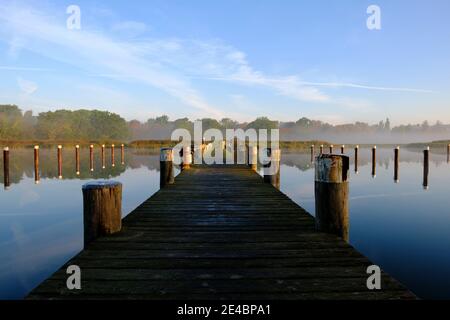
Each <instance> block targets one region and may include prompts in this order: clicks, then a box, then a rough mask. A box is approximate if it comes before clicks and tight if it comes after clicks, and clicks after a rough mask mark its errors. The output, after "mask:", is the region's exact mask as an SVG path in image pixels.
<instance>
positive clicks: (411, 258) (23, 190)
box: [0, 148, 450, 299]
mask: <svg viewBox="0 0 450 320" xmlns="http://www.w3.org/2000/svg"><path fill="white" fill-rule="evenodd" d="M393 154H394V153H393V150H391V149H378V151H377V165H376V177H373V176H372V164H371V151H370V150H369V149H360V153H359V164H358V174H355V172H354V170H353V168H354V163H353V161H352V163H351V168H352V170H351V175H350V238H349V241H350V243H351V244H352V245H353V246H354V247H355V248H356V249H358V250H359V251H360V252H361V253H363V254H364V255H365V256H367V257H368V258H369V259H370V260H372V261H373V262H374V263H375V264H378V265H379V266H380V267H381V268H382V269H384V270H385V271H386V272H388V273H390V274H391V275H392V276H393V277H395V278H396V279H398V280H399V281H400V282H402V283H404V284H405V285H406V286H407V287H408V288H410V289H411V290H412V291H413V292H415V293H416V294H417V295H418V296H419V297H421V298H430V299H431V298H447V299H450V192H449V191H450V190H449V187H448V183H449V182H450V164H448V162H447V156H446V155H444V154H435V153H432V154H431V163H430V173H429V177H428V185H429V188H428V189H425V188H424V186H423V154H422V153H421V152H414V151H407V150H401V151H400V173H399V174H400V176H399V182H398V183H395V182H394V178H393V171H394V163H393V160H394V159H393ZM80 155H81V159H80V174H79V175H77V174H76V163H75V157H74V152H73V150H72V149H69V148H65V149H63V166H62V178H61V179H60V178H59V177H58V176H59V173H58V162H57V158H56V150H55V149H41V150H40V158H41V159H40V181H39V183H38V184H36V183H35V177H34V165H33V150H32V149H13V150H11V153H10V186H9V188H8V189H7V190H6V189H4V188H3V186H4V185H3V170H1V173H0V183H1V184H2V188H1V190H0V204H1V205H0V299H20V298H23V297H24V296H26V294H27V293H28V292H29V291H30V290H31V289H33V288H34V287H35V286H37V285H38V284H39V283H41V282H42V281H43V280H45V279H46V278H47V277H48V276H50V275H51V274H52V273H53V272H54V271H56V270H57V269H58V268H59V267H60V266H61V265H63V264H64V263H65V262H67V260H69V259H70V258H71V257H73V256H74V255H76V254H77V253H78V252H79V251H80V250H81V249H82V247H83V221H82V193H81V186H82V185H83V184H84V183H86V182H88V181H91V180H95V179H112V180H116V181H120V182H122V183H123V215H124V216H125V215H126V214H128V213H129V212H130V211H131V210H133V209H134V208H135V207H136V206H138V205H139V204H140V203H141V202H143V201H144V200H145V199H147V198H148V197H149V196H151V195H152V194H153V193H154V192H156V191H157V190H158V189H159V171H158V170H159V153H151V152H144V151H142V150H126V153H125V158H124V164H121V159H120V150H116V157H115V158H116V159H115V166H114V167H112V166H111V160H110V153H109V150H107V152H106V157H105V163H106V167H105V168H104V169H103V168H102V162H101V160H100V154H99V152H98V150H96V153H95V163H94V171H93V172H91V171H90V168H89V152H88V149H87V148H82V149H81V153H80ZM349 155H350V156H351V159H352V160H353V151H351V152H350V153H349ZM1 157H2V156H1ZM2 162H3V159H2ZM2 168H3V167H2ZM178 172H179V170H178V169H176V172H175V173H176V174H177V173H178ZM280 175H281V177H280V180H281V190H282V191H283V192H284V193H286V194H287V195H288V196H289V197H290V198H291V199H293V200H294V201H295V202H297V203H298V204H299V205H301V206H302V207H304V208H305V209H306V210H307V211H309V212H310V213H311V214H313V215H314V210H315V209H314V167H313V164H311V157H310V154H309V152H305V153H301V152H287V151H286V152H283V153H282V159H281V174H280Z"/></svg>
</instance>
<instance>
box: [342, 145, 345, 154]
mask: <svg viewBox="0 0 450 320" xmlns="http://www.w3.org/2000/svg"><path fill="white" fill-rule="evenodd" d="M344 153H345V145H342V146H341V154H344Z"/></svg>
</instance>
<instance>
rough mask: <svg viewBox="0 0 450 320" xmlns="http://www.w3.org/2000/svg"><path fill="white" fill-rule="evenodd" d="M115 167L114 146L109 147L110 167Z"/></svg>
mask: <svg viewBox="0 0 450 320" xmlns="http://www.w3.org/2000/svg"><path fill="white" fill-rule="evenodd" d="M115 166H116V155H115V145H114V144H112V145H111V167H115Z"/></svg>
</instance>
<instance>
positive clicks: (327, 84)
mask: <svg viewBox="0 0 450 320" xmlns="http://www.w3.org/2000/svg"><path fill="white" fill-rule="evenodd" d="M301 83H302V84H304V85H309V86H316V87H333V88H355V89H367V90H380V91H397V92H417V93H434V91H432V90H428V89H417V88H402V87H380V86H370V85H364V84H355V83H345V82H307V81H302V82H301Z"/></svg>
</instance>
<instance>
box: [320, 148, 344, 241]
mask: <svg viewBox="0 0 450 320" xmlns="http://www.w3.org/2000/svg"><path fill="white" fill-rule="evenodd" d="M315 167H316V169H315V170H316V171H315V198H316V229H317V230H319V231H323V232H327V233H332V234H336V235H338V236H340V237H342V238H343V239H344V240H346V241H347V240H348V230H349V228H348V194H349V183H348V180H349V172H348V171H349V158H348V157H347V156H341V155H326V154H324V155H320V156H319V157H317V158H316V165H315Z"/></svg>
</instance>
